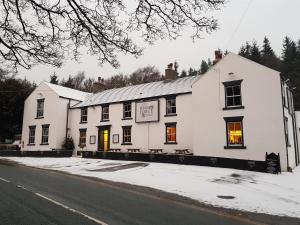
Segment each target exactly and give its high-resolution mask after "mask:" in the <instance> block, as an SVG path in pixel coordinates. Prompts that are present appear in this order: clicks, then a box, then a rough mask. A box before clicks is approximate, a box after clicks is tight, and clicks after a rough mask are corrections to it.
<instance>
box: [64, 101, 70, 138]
mask: <svg viewBox="0 0 300 225" xmlns="http://www.w3.org/2000/svg"><path fill="white" fill-rule="evenodd" d="M70 104H71V99H69V102H68V104H67V122H66V136H65V138H66V139H67V137H68V125H69V109H70Z"/></svg>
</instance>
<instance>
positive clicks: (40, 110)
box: [36, 99, 45, 119]
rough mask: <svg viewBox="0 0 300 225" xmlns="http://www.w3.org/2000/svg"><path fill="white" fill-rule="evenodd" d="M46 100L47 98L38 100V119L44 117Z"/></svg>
mask: <svg viewBox="0 0 300 225" xmlns="http://www.w3.org/2000/svg"><path fill="white" fill-rule="evenodd" d="M44 101H45V99H38V100H37V110H36V118H37V119H39V118H43V117H44Z"/></svg>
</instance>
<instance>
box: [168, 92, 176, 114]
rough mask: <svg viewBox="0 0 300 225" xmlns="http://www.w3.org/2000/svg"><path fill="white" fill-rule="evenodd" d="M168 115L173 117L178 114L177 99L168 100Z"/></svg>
mask: <svg viewBox="0 0 300 225" xmlns="http://www.w3.org/2000/svg"><path fill="white" fill-rule="evenodd" d="M166 106H167V107H166V114H167V115H172V114H176V97H175V96H174V97H171V98H167V99H166Z"/></svg>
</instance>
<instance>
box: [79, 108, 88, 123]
mask: <svg viewBox="0 0 300 225" xmlns="http://www.w3.org/2000/svg"><path fill="white" fill-rule="evenodd" d="M87 114H88V109H87V108H82V109H81V116H80V123H86V122H87Z"/></svg>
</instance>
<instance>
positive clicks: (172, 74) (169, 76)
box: [165, 63, 178, 80]
mask: <svg viewBox="0 0 300 225" xmlns="http://www.w3.org/2000/svg"><path fill="white" fill-rule="evenodd" d="M177 76H178V73H177V72H176V71H175V70H174V69H173V63H170V64H168V68H167V69H166V70H165V79H166V80H175V79H176V78H177Z"/></svg>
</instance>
